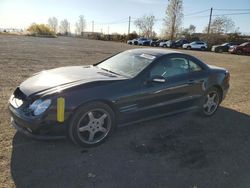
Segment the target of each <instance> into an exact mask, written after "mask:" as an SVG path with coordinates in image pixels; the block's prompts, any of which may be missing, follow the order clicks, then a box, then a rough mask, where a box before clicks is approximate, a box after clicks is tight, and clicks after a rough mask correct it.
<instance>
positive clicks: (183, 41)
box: [169, 39, 189, 48]
mask: <svg viewBox="0 0 250 188" xmlns="http://www.w3.org/2000/svg"><path fill="white" fill-rule="evenodd" d="M188 43H189V41H188V40H186V39H179V40H176V41H172V42H171V44H170V46H169V47H170V48H181V47H182V46H183V44H188Z"/></svg>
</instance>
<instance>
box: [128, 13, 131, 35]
mask: <svg viewBox="0 0 250 188" xmlns="http://www.w3.org/2000/svg"><path fill="white" fill-rule="evenodd" d="M130 22H131V16H129V17H128V35H129V33H130Z"/></svg>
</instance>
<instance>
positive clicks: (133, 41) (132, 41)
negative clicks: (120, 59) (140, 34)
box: [127, 38, 138, 45]
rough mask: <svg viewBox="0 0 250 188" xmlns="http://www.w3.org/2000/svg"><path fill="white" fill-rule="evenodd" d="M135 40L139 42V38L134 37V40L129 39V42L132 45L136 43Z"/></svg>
mask: <svg viewBox="0 0 250 188" xmlns="http://www.w3.org/2000/svg"><path fill="white" fill-rule="evenodd" d="M135 41H136V43H137V41H138V38H136V39H133V40H128V41H127V44H130V45H132V44H135Z"/></svg>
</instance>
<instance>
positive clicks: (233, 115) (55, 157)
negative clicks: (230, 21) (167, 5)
mask: <svg viewBox="0 0 250 188" xmlns="http://www.w3.org/2000/svg"><path fill="white" fill-rule="evenodd" d="M128 48H133V47H132V46H128V45H126V44H121V43H112V42H101V41H91V40H83V39H74V38H63V37H61V38H57V39H47V38H32V37H22V36H3V35H0V117H1V118H0V144H1V147H0V187H56V186H57V187H108V188H111V187H114V188H117V187H144V188H147V187H150V188H152V187H171V188H174V187H177V188H180V187H181V188H186V187H187V188H191V187H192V188H195V187H196V188H197V187H198V188H200V187H202V188H203V187H209V188H211V187H213V188H216V187H218V188H222V187H226V188H229V187H232V188H235V187H237V188H247V187H250V161H249V159H250V148H249V146H250V136H249V135H250V73H249V72H250V57H249V56H237V55H229V54H215V53H209V52H197V51H185V52H187V53H190V54H193V55H195V56H196V57H198V58H200V59H202V60H203V61H205V62H207V63H209V64H213V65H217V66H222V67H225V68H227V69H228V70H229V71H230V72H231V89H230V92H229V94H228V96H227V98H226V100H225V101H224V102H223V104H222V107H221V108H220V109H219V110H218V112H217V113H216V115H214V116H213V117H211V118H200V117H197V116H196V115H194V114H193V113H188V114H182V115H178V116H174V117H168V118H163V119H159V120H154V121H150V122H146V123H141V124H136V125H130V126H127V127H123V128H120V129H118V130H117V132H116V133H115V134H114V135H113V136H112V137H111V138H110V139H109V140H108V141H107V142H105V143H104V144H102V145H101V146H99V147H96V148H92V149H84V148H80V147H77V146H74V145H72V144H70V143H68V142H67V141H66V140H61V141H56V142H39V141H35V140H31V139H28V138H25V137H23V136H22V135H20V134H19V133H16V131H15V130H14V129H12V128H10V127H9V124H10V117H9V114H8V111H7V101H8V98H9V96H10V94H11V92H12V91H13V90H14V89H15V87H16V86H17V85H18V84H19V83H20V82H21V81H23V80H24V79H25V78H27V77H29V75H31V74H32V73H35V72H38V71H41V70H42V69H50V68H53V67H60V66H65V65H67V66H69V65H83V64H93V63H95V62H97V61H98V60H101V59H103V58H105V57H107V56H109V55H111V54H114V53H116V52H119V51H122V50H125V49H128Z"/></svg>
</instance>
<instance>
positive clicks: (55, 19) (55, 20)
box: [48, 17, 58, 33]
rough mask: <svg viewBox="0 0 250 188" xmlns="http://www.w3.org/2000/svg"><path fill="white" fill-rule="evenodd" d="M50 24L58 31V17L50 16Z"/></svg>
mask: <svg viewBox="0 0 250 188" xmlns="http://www.w3.org/2000/svg"><path fill="white" fill-rule="evenodd" d="M48 25H49V27H50V28H51V30H52V31H53V32H54V33H57V27H58V20H57V18H56V17H51V18H49V19H48Z"/></svg>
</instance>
